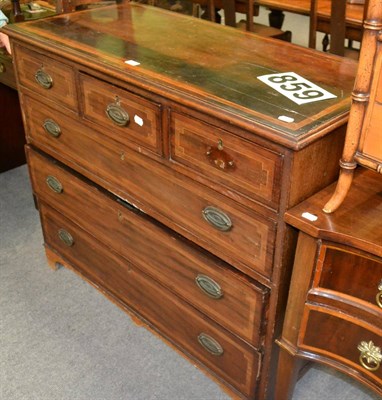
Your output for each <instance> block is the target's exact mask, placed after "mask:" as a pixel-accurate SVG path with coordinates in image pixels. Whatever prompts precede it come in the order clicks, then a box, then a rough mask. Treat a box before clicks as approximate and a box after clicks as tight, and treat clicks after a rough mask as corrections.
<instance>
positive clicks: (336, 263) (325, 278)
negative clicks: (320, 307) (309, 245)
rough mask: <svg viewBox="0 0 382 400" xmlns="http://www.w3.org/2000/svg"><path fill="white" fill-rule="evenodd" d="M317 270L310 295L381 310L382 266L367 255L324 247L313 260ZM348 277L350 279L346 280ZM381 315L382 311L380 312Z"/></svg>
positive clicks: (378, 261) (338, 247)
mask: <svg viewBox="0 0 382 400" xmlns="http://www.w3.org/2000/svg"><path fill="white" fill-rule="evenodd" d="M317 263H318V268H317V273H316V276H315V282H314V284H313V292H314V293H315V294H318V295H320V294H321V295H324V293H330V295H331V297H333V298H334V297H335V298H337V300H338V301H339V304H338V307H341V304H340V302H341V299H344V298H348V302H349V301H350V302H355V303H358V304H359V302H360V301H363V302H367V303H368V305H370V304H371V305H374V306H376V307H378V309H382V263H381V262H380V260H377V258H374V257H372V256H370V255H369V254H364V255H363V254H362V253H361V254H360V253H356V252H352V251H351V250H350V249H349V248H342V247H340V246H330V245H324V246H322V248H321V249H320V254H319V257H318V260H317ZM349 277H351V279H349ZM381 312H382V310H381Z"/></svg>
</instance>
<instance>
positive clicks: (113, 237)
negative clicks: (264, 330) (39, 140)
mask: <svg viewBox="0 0 382 400" xmlns="http://www.w3.org/2000/svg"><path fill="white" fill-rule="evenodd" d="M27 155H28V162H29V168H30V174H31V180H32V185H33V190H34V192H35V194H36V195H37V196H38V198H39V199H42V200H43V201H44V202H46V203H48V204H50V205H51V206H52V207H54V208H55V209H57V210H58V211H60V212H61V213H63V214H64V215H66V216H67V217H68V218H70V220H72V221H74V222H75V223H76V224H78V225H80V226H81V227H82V228H84V229H85V230H86V231H88V232H90V233H91V234H92V235H94V236H96V237H97V238H98V239H99V240H100V241H102V242H103V243H104V244H105V245H107V246H109V247H111V248H113V249H114V250H115V251H116V252H118V253H119V254H121V255H123V256H124V257H126V258H127V259H130V260H131V261H133V262H134V264H135V265H137V266H138V267H139V268H140V269H142V270H143V271H144V272H145V273H147V274H149V275H151V276H152V277H153V278H155V279H156V280H158V281H160V282H161V283H162V284H163V285H165V286H167V287H168V288H170V289H171V290H172V291H174V292H176V293H177V294H178V295H179V296H181V297H183V298H184V299H185V300H186V301H188V302H189V303H191V304H193V305H194V306H196V307H197V308H198V309H199V310H201V311H203V312H204V313H205V314H207V315H208V316H210V317H211V318H212V319H214V320H215V321H217V322H218V323H220V324H221V325H222V326H224V327H226V328H227V329H229V330H231V331H232V332H234V333H236V334H237V335H239V336H240V337H242V338H244V339H245V340H247V341H248V342H250V343H252V344H253V345H255V346H257V347H258V346H259V342H260V334H261V320H262V318H263V316H264V312H265V308H266V304H267V303H266V300H267V297H268V291H267V289H265V288H262V287H259V286H257V285H254V284H253V283H251V282H249V281H248V279H246V278H244V277H243V276H241V275H239V274H237V273H234V272H233V271H232V270H230V268H229V267H228V266H226V265H225V264H224V263H223V262H221V261H220V260H218V259H217V258H215V257H213V256H211V255H208V254H206V253H205V252H202V251H201V250H200V249H198V248H196V247H195V246H192V245H191V244H189V243H187V242H185V241H184V240H183V239H181V238H180V237H179V236H178V235H176V234H175V233H174V232H172V231H170V230H168V229H165V228H163V227H161V226H158V224H155V223H154V222H152V221H151V220H150V219H148V218H147V217H145V216H144V215H142V213H139V212H138V213H137V211H136V210H135V211H134V210H133V211H131V210H129V209H127V208H126V207H125V206H123V205H121V204H119V203H118V202H117V201H116V200H115V199H113V198H111V197H110V196H107V195H105V194H104V193H102V192H101V191H100V190H98V189H97V188H96V187H94V185H90V184H87V183H85V182H84V181H83V180H82V179H80V178H78V177H76V176H74V175H73V174H71V173H70V172H69V171H67V170H66V169H64V168H63V167H60V166H59V165H57V163H53V162H51V161H49V160H48V159H47V158H46V157H43V156H42V155H40V154H39V153H37V152H35V151H33V150H31V149H28V150H27ZM153 255H155V256H154V257H153Z"/></svg>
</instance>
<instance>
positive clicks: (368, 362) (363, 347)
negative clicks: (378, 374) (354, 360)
mask: <svg viewBox="0 0 382 400" xmlns="http://www.w3.org/2000/svg"><path fill="white" fill-rule="evenodd" d="M357 349H358V350H359V351H360V352H361V354H360V356H359V362H360V363H361V365H362V366H363V367H364V368H365V369H367V370H368V371H377V369H378V368H379V367H380V365H381V362H382V353H381V349H380V348H379V347H377V346H375V345H374V343H373V342H372V341H371V340H370V341H369V342H366V341H364V342H361V343H360V344H359V345H358V346H357Z"/></svg>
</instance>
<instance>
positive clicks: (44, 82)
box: [34, 68, 53, 89]
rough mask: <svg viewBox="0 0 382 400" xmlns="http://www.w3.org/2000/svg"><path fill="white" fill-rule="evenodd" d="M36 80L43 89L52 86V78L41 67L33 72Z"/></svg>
mask: <svg viewBox="0 0 382 400" xmlns="http://www.w3.org/2000/svg"><path fill="white" fill-rule="evenodd" d="M34 78H35V79H36V82H37V83H38V84H39V85H40V86H41V87H43V88H44V89H50V88H51V87H52V86H53V78H52V77H51V76H50V75H49V74H48V73H47V72H45V71H44V70H43V69H42V68H40V69H38V70H37V71H36V73H35V74H34Z"/></svg>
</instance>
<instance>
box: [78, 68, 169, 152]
mask: <svg viewBox="0 0 382 400" xmlns="http://www.w3.org/2000/svg"><path fill="white" fill-rule="evenodd" d="M80 87H81V96H82V99H83V104H84V118H85V119H88V120H90V121H93V122H95V123H97V124H99V125H101V126H102V132H103V133H104V134H105V135H109V136H111V137H112V138H113V139H114V140H117V141H119V142H121V143H124V144H129V143H134V144H135V145H138V146H142V147H145V148H147V149H149V150H150V151H153V152H155V153H158V154H161V153H162V144H161V137H160V132H161V129H160V128H161V123H160V121H161V118H160V106H159V105H158V104H155V103H153V102H150V101H148V100H146V99H144V98H142V97H139V96H136V95H134V94H132V93H130V92H128V91H127V90H124V89H121V88H118V87H116V86H113V85H111V84H109V83H106V82H103V81H100V80H98V79H95V78H92V77H90V76H87V75H84V74H80ZM104 128H106V129H104ZM135 147H136V146H135Z"/></svg>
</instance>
